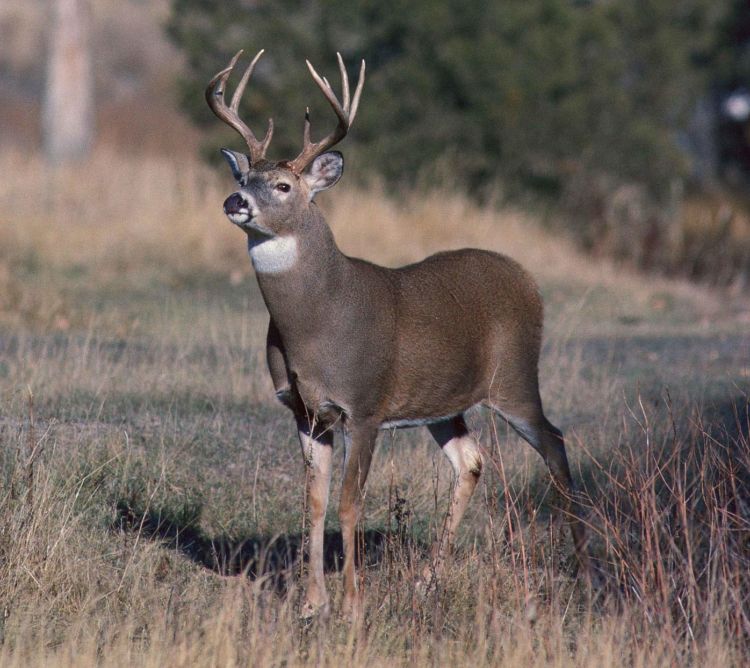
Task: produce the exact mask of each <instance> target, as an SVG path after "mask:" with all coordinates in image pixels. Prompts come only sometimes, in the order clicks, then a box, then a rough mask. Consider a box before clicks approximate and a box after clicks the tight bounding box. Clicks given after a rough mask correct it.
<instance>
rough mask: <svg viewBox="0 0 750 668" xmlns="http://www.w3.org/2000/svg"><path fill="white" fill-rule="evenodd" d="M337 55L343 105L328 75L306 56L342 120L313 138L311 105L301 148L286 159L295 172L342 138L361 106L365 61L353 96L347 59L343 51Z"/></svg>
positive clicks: (306, 114)
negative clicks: (317, 138)
mask: <svg viewBox="0 0 750 668" xmlns="http://www.w3.org/2000/svg"><path fill="white" fill-rule="evenodd" d="M336 57H337V58H338V61H339V71H340V72H341V87H342V88H343V95H344V104H343V105H342V104H341V103H340V102H339V100H338V98H337V97H336V94H335V93H334V92H333V88H331V84H329V83H328V80H327V79H326V78H325V77H321V76H320V75H319V74H318V73H317V72H316V71H315V68H314V67H313V66H312V65H311V64H310V61H309V60H306V61H305V62H306V63H307V69H309V70H310V74H311V75H312V78H313V80H314V81H315V83H316V84H318V88H320V90H321V91H322V92H323V95H324V96H325V98H326V100H328V103H329V104H330V105H331V107H332V108H333V111H334V112H336V116H338V119H339V122H338V125H337V126H336V128H335V129H334V130H333V132H331V133H330V134H329V135H328V136H326V137H324V138H323V139H321V140H320V141H318V142H313V141H311V140H310V109H309V108H308V109H306V110H305V129H304V131H303V135H302V141H303V145H302V152H301V153H300V154H299V155H298V156H297V157H296V158H295V159H294V160H290V161H289V162H287V166H288V167H289V168H290V169H291V170H292V171H293V172H295V173H297V174H299V173H301V172H302V170H303V169H305V167H307V166H308V165H309V164H310V163H311V162H312V161H313V160H314V159H315V158H316V157H318V156H319V155H320V154H321V153H324V152H325V151H327V150H328V149H329V148H331V146H333V145H334V144H337V143H338V142H340V141H341V140H342V139H343V138H344V137H345V136H346V133H347V132H348V131H349V128H350V127H351V125H352V123H353V122H354V117H355V116H356V115H357V107H359V98H360V96H361V95H362V86H364V84H365V61H364V60H363V61H362V65H361V66H360V68H359V80H358V81H357V88H356V90H355V91H354V97H353V98H351V99H350V98H349V77H347V75H346V68H345V67H344V60H343V58H342V57H341V54H340V53H336Z"/></svg>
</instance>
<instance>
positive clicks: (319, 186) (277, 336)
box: [205, 50, 587, 617]
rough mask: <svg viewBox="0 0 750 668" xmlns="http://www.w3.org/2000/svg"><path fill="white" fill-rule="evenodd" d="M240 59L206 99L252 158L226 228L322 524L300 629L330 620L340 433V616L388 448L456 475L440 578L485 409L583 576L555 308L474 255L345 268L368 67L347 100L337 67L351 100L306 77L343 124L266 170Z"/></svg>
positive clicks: (484, 254) (354, 606)
mask: <svg viewBox="0 0 750 668" xmlns="http://www.w3.org/2000/svg"><path fill="white" fill-rule="evenodd" d="M242 53H243V52H242V51H239V52H238V53H237V54H236V55H235V56H234V57H233V58H232V59H231V61H230V62H229V64H228V66H227V67H226V68H224V69H223V70H221V71H220V72H219V73H218V74H216V75H215V76H214V77H213V78H212V79H211V81H210V83H209V84H208V86H207V88H206V91H205V98H206V101H207V103H208V106H209V107H210V109H211V110H212V111H213V113H214V114H215V115H216V116H217V117H218V118H219V119H220V120H221V121H223V122H224V123H226V124H227V125H229V126H230V127H231V128H233V129H234V130H235V131H236V132H237V133H238V134H239V135H240V136H241V137H242V138H243V139H244V141H245V143H246V144H247V149H248V151H247V153H244V152H237V151H233V150H230V149H226V148H223V149H221V152H222V154H223V156H224V158H225V159H226V161H227V162H228V164H229V167H230V168H231V171H232V175H233V177H234V179H235V181H236V182H237V184H238V186H239V189H238V190H237V191H236V192H234V193H232V194H231V195H229V197H228V198H227V199H226V201H225V202H224V213H225V214H226V216H227V217H228V218H229V220H230V221H231V222H232V223H233V224H234V225H236V226H237V227H239V228H240V229H241V230H243V231H244V232H245V233H246V235H247V246H248V252H249V255H250V259H251V262H252V265H253V268H254V270H255V275H256V278H257V282H258V286H259V288H260V293H261V294H262V297H263V300H264V302H265V306H266V307H267V309H268V313H269V316H270V320H269V326H268V334H267V339H266V359H267V364H268V370H269V372H270V376H271V380H272V383H273V387H274V390H275V393H276V397H277V398H278V400H279V401H280V402H281V403H282V404H283V405H285V406H286V407H287V408H288V409H290V410H291V412H292V414H293V416H294V419H295V421H296V428H297V432H298V435H299V441H300V445H301V449H302V454H303V460H304V465H305V467H306V481H307V482H306V490H305V494H306V506H307V508H308V512H309V519H310V521H309V539H308V541H309V542H308V549H309V558H308V569H307V576H306V581H305V586H304V596H303V602H302V611H301V614H302V616H303V617H312V616H314V615H318V614H319V615H328V614H329V612H330V600H329V595H328V593H327V591H326V585H325V581H324V559H323V556H324V550H323V548H324V545H323V541H324V525H325V517H326V512H327V507H328V500H329V488H330V482H331V469H332V457H333V440H334V439H333V434H334V431H336V430H340V431H342V432H343V440H344V464H343V474H342V482H341V494H340V501H339V508H338V513H339V518H340V523H341V532H342V539H343V548H344V561H343V603H342V611H343V613H344V615H351V616H353V617H356V616H357V615H358V614H359V613H360V611H361V605H362V601H361V592H360V591H359V590H358V584H357V577H356V573H355V551H356V550H355V546H356V541H355V531H356V526H357V524H358V522H359V521H360V519H361V514H362V504H363V492H364V487H365V482H366V480H367V475H368V471H369V469H370V463H371V461H372V458H373V453H374V451H375V447H376V442H377V440H378V434H379V432H381V431H383V430H391V429H400V428H406V427H416V426H422V425H423V426H426V427H427V429H428V430H429V432H430V434H431V435H432V437H433V438H434V440H435V441H436V442H437V445H438V446H439V447H440V448H441V450H442V452H443V453H445V455H446V456H447V458H448V460H449V461H450V464H451V465H452V469H453V485H452V496H451V500H450V504H449V510H448V514H447V516H446V518H447V519H446V522H445V526H444V529H443V531H442V533H441V535H440V536H439V537H438V539H437V541H436V544H435V546H434V548H433V552H432V555H433V561H432V563H433V567H432V568H431V572H432V573H433V574H434V575H435V577H439V574H440V573H441V572H442V569H443V567H444V563H445V560H446V557H447V555H448V554H450V553H451V550H452V549H453V543H454V539H455V536H456V530H457V528H458V525H459V523H460V521H461V518H462V516H463V515H464V512H465V510H466V507H467V505H468V503H469V500H470V499H471V497H472V494H473V492H474V490H475V488H476V487H477V483H478V481H479V477H480V474H481V472H482V467H483V463H484V458H483V455H482V453H481V451H480V447H479V444H478V440H477V438H476V436H475V435H474V434H473V433H472V432H471V431H470V430H469V428H468V426H467V422H466V418H465V414H466V412H467V411H468V410H469V409H471V408H473V407H475V406H486V407H489V409H490V410H491V411H492V412H494V413H495V414H497V415H498V416H500V418H501V419H502V420H504V421H505V422H506V423H507V424H509V425H510V427H511V428H512V429H513V430H515V431H516V432H517V433H518V434H519V435H520V436H521V438H523V439H524V440H525V441H527V442H528V443H529V444H530V445H531V446H532V447H533V448H534V449H535V450H536V451H537V452H538V453H539V454H540V455H541V456H542V458H543V460H544V462H546V464H547V467H548V468H549V471H550V473H551V477H552V481H553V484H554V486H555V487H556V489H557V490H559V492H560V497H561V498H562V500H563V503H562V505H563V506H564V508H563V509H564V511H565V515H566V518H567V522H568V523H569V524H570V527H571V530H572V536H573V542H574V545H575V550H576V554H577V557H578V560H579V561H580V563H581V564H582V565H583V566H586V564H587V556H586V527H585V522H584V519H583V515H582V512H581V506H580V504H579V503H578V501H577V500H576V488H575V486H574V482H573V479H572V476H571V472H570V468H569V465H568V460H567V455H566V450H565V443H564V439H563V434H562V432H561V431H560V430H559V429H558V428H557V427H555V426H554V425H553V424H552V423H551V422H549V420H547V418H546V416H545V414H544V411H543V409H542V401H541V398H540V393H539V377H538V376H539V374H538V362H539V354H540V347H541V340H542V325H543V306H542V300H541V296H540V292H539V289H538V288H537V285H536V283H535V282H534V280H533V278H532V277H531V275H530V274H529V273H527V271H526V270H525V269H523V268H522V267H521V265H520V264H518V263H517V262H515V261H514V260H512V259H510V258H509V257H506V256H505V255H502V254H499V253H495V252H491V251H488V250H480V249H474V248H467V249H462V250H453V251H448V252H439V253H436V254H434V255H431V256H429V257H427V258H425V259H424V260H422V261H421V262H417V263H415V264H409V265H407V266H403V267H399V268H395V269H393V268H386V267H382V266H379V265H377V264H373V263H371V262H368V261H366V260H363V259H359V258H355V257H350V256H347V255H346V254H344V253H343V252H342V251H341V250H340V249H339V247H338V246H337V244H336V241H335V239H334V236H333V233H332V231H331V229H330V228H329V226H328V224H327V223H326V220H325V218H324V216H323V214H322V213H321V211H320V209H319V208H318V206H317V204H316V203H315V201H314V199H315V196H316V195H317V193H319V192H322V191H324V190H327V189H329V188H332V187H333V186H334V185H335V184H336V183H337V182H338V181H339V179H340V178H341V176H342V173H343V168H344V159H343V155H342V154H341V153H340V152H339V151H334V150H331V148H332V147H333V146H335V145H336V144H337V143H338V142H340V141H341V140H342V139H343V138H344V137H345V136H346V135H347V133H348V131H349V129H350V127H351V125H352V123H353V121H354V119H355V116H356V114H357V109H358V106H359V102H360V97H361V94H362V89H363V86H364V81H365V62H364V60H362V63H361V66H360V69H359V78H358V81H357V85H356V88H355V90H354V94H353V95H351V94H350V86H349V78H348V75H347V71H346V67H345V64H344V61H343V59H342V57H341V54H340V53H339V54H337V60H338V67H339V70H340V76H341V87H342V99H341V100H339V98H338V97H337V96H336V94H335V93H334V90H333V87H332V86H331V84H330V83H329V82H328V80H327V79H325V78H323V77H321V76H320V75H319V74H318V73H317V71H316V70H315V68H314V67H313V66H312V64H311V63H310V62H309V61H306V63H307V68H308V70H309V72H310V75H311V77H312V79H313V81H314V82H315V84H316V85H317V87H318V88H319V89H320V91H321V92H322V94H323V96H324V97H325V99H326V100H327V101H328V103H329V105H330V106H331V108H332V109H333V112H334V114H335V116H336V118H337V121H338V122H337V124H336V126H335V128H334V129H333V130H332V131H331V132H330V133H329V134H327V135H326V136H325V137H323V138H322V139H320V140H318V141H313V140H312V138H311V122H310V113H309V108H308V109H307V110H306V112H305V118H304V128H303V140H302V150H301V152H300V153H299V155H298V156H297V157H296V158H294V159H292V160H282V161H271V160H268V159H266V157H265V156H266V150H267V149H268V146H269V144H270V142H271V138H272V136H273V130H274V124H273V119H272V118H271V119H269V120H268V127H267V130H266V133H265V135H264V137H263V138H262V139H260V140H259V139H258V138H257V137H256V136H255V134H254V133H253V132H252V130H251V129H250V127H249V126H248V125H247V124H246V123H245V122H244V121H243V120H241V119H240V115H239V104H240V99H241V98H242V96H243V93H244V91H245V87H246V86H247V83H248V81H249V80H250V78H251V76H252V74H253V71H254V68H255V66H256V64H257V62H258V60H259V59H260V57H261V56H262V55H263V53H264V51H263V50H261V51H259V52H258V53H257V55H256V56H255V58H253V59H252V61H251V62H250V64H249V65H248V66H247V68H246V69H245V71H244V73H243V75H242V77H241V79H240V81H239V83H238V85H237V87H236V89H235V92H234V95H233V96H232V100H231V102H230V103H229V105H227V102H226V100H225V89H226V85H227V81H228V79H229V78H230V75H231V74H232V72H233V71H234V68H235V66H236V64H237V62H238V60H239V58H240V57H241V55H242Z"/></svg>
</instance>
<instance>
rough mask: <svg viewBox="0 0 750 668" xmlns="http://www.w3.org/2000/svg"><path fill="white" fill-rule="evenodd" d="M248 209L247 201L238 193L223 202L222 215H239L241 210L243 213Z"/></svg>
mask: <svg viewBox="0 0 750 668" xmlns="http://www.w3.org/2000/svg"><path fill="white" fill-rule="evenodd" d="M249 208H250V205H249V204H248V201H247V200H246V199H245V198H244V197H243V196H242V195H240V193H232V194H231V195H230V196H229V197H227V199H226V200H225V202H224V213H225V214H227V215H229V214H230V213H239V212H240V211H241V210H242V209H244V210H245V211H244V212H247V210H248V209H249Z"/></svg>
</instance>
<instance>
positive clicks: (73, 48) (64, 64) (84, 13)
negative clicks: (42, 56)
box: [42, 0, 94, 163]
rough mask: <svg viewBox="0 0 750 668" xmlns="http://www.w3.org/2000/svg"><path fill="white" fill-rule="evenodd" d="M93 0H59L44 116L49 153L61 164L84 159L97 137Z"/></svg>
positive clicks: (52, 32) (52, 27)
mask: <svg viewBox="0 0 750 668" xmlns="http://www.w3.org/2000/svg"><path fill="white" fill-rule="evenodd" d="M89 9H90V8H89V6H88V2H87V0H55V9H54V18H53V20H52V21H50V22H49V39H50V44H49V50H48V56H47V81H46V86H45V91H44V102H43V112H42V122H43V137H44V150H45V153H46V155H47V156H48V158H49V159H50V160H51V161H53V162H56V163H60V162H66V161H69V160H76V159H80V158H82V157H84V156H85V155H86V153H88V151H89V149H90V148H91V142H92V139H93V133H94V102H93V94H94V91H93V85H94V82H93V71H92V68H91V54H90V51H89V20H90V16H89Z"/></svg>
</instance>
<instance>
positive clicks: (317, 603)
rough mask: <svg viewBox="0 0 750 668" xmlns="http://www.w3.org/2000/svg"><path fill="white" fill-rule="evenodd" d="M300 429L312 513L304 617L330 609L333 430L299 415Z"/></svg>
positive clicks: (298, 428)
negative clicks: (326, 566) (327, 566)
mask: <svg viewBox="0 0 750 668" xmlns="http://www.w3.org/2000/svg"><path fill="white" fill-rule="evenodd" d="M297 430H298V433H299V441H300V445H301V446H302V456H303V458H304V461H305V467H306V470H307V475H306V479H307V498H308V507H309V509H310V510H309V512H310V557H309V568H308V574H307V586H306V588H305V601H304V603H303V606H302V616H303V617H311V616H312V615H315V614H317V613H320V614H323V615H324V616H325V615H327V614H328V612H329V604H328V593H327V592H326V585H325V579H324V575H323V540H324V535H325V520H326V509H327V507H328V491H329V488H330V484H331V462H332V459H333V431H332V429H331V428H330V427H326V426H325V425H318V424H315V422H311V421H309V420H308V419H307V417H298V419H297Z"/></svg>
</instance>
